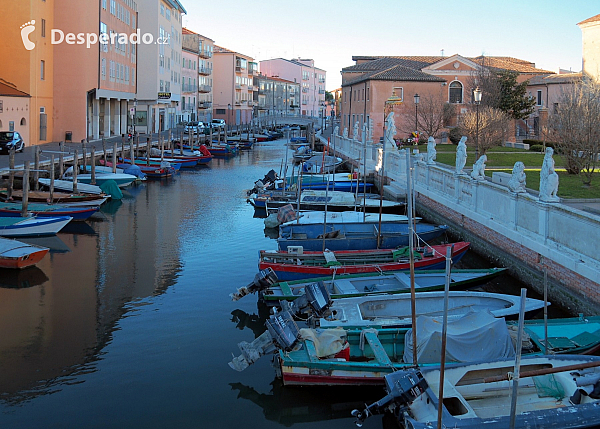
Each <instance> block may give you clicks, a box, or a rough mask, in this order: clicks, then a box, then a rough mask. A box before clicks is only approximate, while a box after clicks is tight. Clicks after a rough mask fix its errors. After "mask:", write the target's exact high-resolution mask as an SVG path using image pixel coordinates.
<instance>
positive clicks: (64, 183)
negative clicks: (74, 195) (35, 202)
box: [38, 178, 104, 195]
mask: <svg viewBox="0 0 600 429" xmlns="http://www.w3.org/2000/svg"><path fill="white" fill-rule="evenodd" d="M38 182H39V184H40V185H44V186H46V187H48V188H49V187H50V179H45V178H41V179H38ZM54 189H59V190H61V191H66V192H73V181H72V180H60V179H55V180H54ZM77 192H81V193H84V194H95V195H101V194H103V193H104V191H103V190H102V189H100V186H96V185H91V184H89V183H79V182H77Z"/></svg>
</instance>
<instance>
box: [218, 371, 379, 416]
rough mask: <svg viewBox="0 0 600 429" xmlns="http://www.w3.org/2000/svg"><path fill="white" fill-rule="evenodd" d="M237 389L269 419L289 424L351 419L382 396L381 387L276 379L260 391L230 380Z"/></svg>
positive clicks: (240, 395) (241, 395) (232, 387)
mask: <svg viewBox="0 0 600 429" xmlns="http://www.w3.org/2000/svg"><path fill="white" fill-rule="evenodd" d="M229 385H230V386H231V390H237V391H238V394H237V398H238V399H245V400H248V401H251V402H253V403H254V404H256V405H258V406H259V407H261V408H262V410H263V414H264V416H265V418H266V419H267V420H271V421H274V422H277V423H279V424H281V425H282V426H285V427H291V426H293V425H294V424H299V423H306V422H320V421H325V420H334V419H349V418H352V417H351V414H350V413H351V412H352V410H354V409H357V408H358V409H362V408H364V406H365V403H371V402H374V401H377V400H379V399H381V397H382V396H383V395H382V394H383V393H384V392H383V389H382V388H381V387H363V388H353V387H328V388H326V389H323V388H293V387H289V386H284V385H283V383H282V382H281V380H279V379H277V378H276V379H274V380H273V381H272V382H271V383H270V386H271V391H270V392H269V393H260V392H258V391H256V390H255V389H254V388H252V387H250V386H245V385H244V384H242V383H229Z"/></svg>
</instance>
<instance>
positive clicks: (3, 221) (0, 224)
mask: <svg viewBox="0 0 600 429" xmlns="http://www.w3.org/2000/svg"><path fill="white" fill-rule="evenodd" d="M71 219H73V218H72V217H70V216H57V217H45V218H36V217H33V216H31V217H0V237H35V236H41V235H54V234H56V233H58V231H60V230H61V229H63V227H64V226H65V225H66V224H68V223H69V222H70V221H71Z"/></svg>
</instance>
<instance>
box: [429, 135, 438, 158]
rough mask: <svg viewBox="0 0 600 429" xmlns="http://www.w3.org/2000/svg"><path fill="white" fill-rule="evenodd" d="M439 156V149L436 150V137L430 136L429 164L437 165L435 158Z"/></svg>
mask: <svg viewBox="0 0 600 429" xmlns="http://www.w3.org/2000/svg"><path fill="white" fill-rule="evenodd" d="M436 157H437V151H436V150H435V139H434V138H433V137H429V138H428V139H427V164H429V165H435V158H436Z"/></svg>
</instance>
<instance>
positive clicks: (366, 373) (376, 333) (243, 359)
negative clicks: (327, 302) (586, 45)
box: [229, 312, 600, 427]
mask: <svg viewBox="0 0 600 429" xmlns="http://www.w3.org/2000/svg"><path fill="white" fill-rule="evenodd" d="M423 319H426V318H420V320H421V321H422V320H423ZM595 319H596V320H595V321H594V322H592V323H591V324H590V325H589V326H586V325H581V324H579V325H573V326H571V325H570V324H571V322H572V319H570V318H568V319H557V321H556V322H555V323H556V324H559V325H562V326H563V327H564V328H565V330H566V331H568V332H569V333H573V334H575V337H584V336H587V335H588V334H589V333H590V330H595V329H597V328H598V326H597V323H598V319H600V318H598V317H597V318H595ZM434 323H435V324H436V325H439V322H434ZM266 324H267V331H266V333H264V334H261V336H260V337H258V338H257V339H256V340H255V341H253V342H252V343H247V342H241V343H240V344H238V346H239V347H240V350H241V351H242V354H241V355H240V356H239V357H236V358H234V359H233V360H232V361H231V362H230V364H229V365H230V367H231V368H233V369H235V370H239V371H241V370H244V369H245V368H247V367H248V366H249V365H251V364H252V363H254V362H256V360H258V358H260V356H264V355H266V354H268V353H270V351H271V350H270V347H271V345H270V344H269V346H268V347H264V346H263V344H268V341H266V340H268V339H270V340H271V341H272V342H273V343H274V345H275V348H276V351H275V364H276V366H277V367H278V368H277V375H278V376H280V377H281V378H282V380H283V384H285V385H296V386H336V385H337V386H349V385H353V386H367V385H381V384H383V383H384V376H386V375H387V374H391V373H394V372H396V371H401V370H403V369H407V368H409V367H412V366H414V364H413V361H412V360H413V355H412V349H411V348H410V347H411V346H412V344H411V343H412V329H411V328H383V329H381V328H378V329H376V328H369V329H348V330H346V329H341V328H330V329H318V330H315V329H309V328H304V329H299V328H298V326H297V325H296V324H295V323H294V322H293V321H292V319H290V317H289V314H287V313H281V314H275V315H274V316H271V317H270V318H269V319H268V320H267V323H266ZM278 325H279V326H278ZM528 326H529V325H528V322H527V321H526V322H525V323H524V329H523V332H524V335H525V336H527V334H528ZM437 329H440V328H439V326H437ZM447 329H448V332H447V338H448V341H447V348H446V361H447V362H448V366H447V368H446V369H448V368H451V367H452V368H454V367H456V366H460V365H464V363H465V362H494V361H497V360H503V359H508V358H512V359H513V360H512V362H513V363H514V356H515V346H516V341H515V340H516V336H515V335H514V334H513V335H511V330H510V329H509V327H508V326H507V323H506V321H505V320H504V319H502V318H494V317H493V316H492V315H491V314H489V313H487V312H483V313H469V314H467V315H465V316H464V317H463V318H461V319H457V320H454V321H452V322H449V323H448V327H447ZM418 335H419V334H417V339H418V340H419V348H421V347H422V349H419V353H418V358H417V359H418V362H419V365H420V366H421V367H422V368H424V369H426V368H431V367H436V366H438V363H439V360H440V354H439V353H440V347H439V346H440V342H441V340H440V336H439V335H435V336H432V337H430V338H419V336H418ZM428 342H429V344H428ZM598 345H600V337H598V336H597V335H596V336H595V337H594V338H593V339H590V340H589V343H588V344H587V345H586V346H585V347H581V348H580V349H579V351H580V352H583V351H585V350H589V349H590V348H595V347H597V346H598ZM521 353H522V355H523V356H524V359H526V358H527V357H531V356H542V355H543V353H544V348H543V347H542V348H540V347H539V346H538V345H537V344H534V343H529V342H527V341H524V342H522V343H521ZM548 353H551V354H554V353H556V354H557V355H558V354H562V353H564V352H563V351H562V350H561V349H560V348H558V349H553V348H552V347H549V349H548ZM571 353H573V352H572V351H571ZM566 356H571V355H570V354H567V355H566ZM583 359H585V358H583ZM598 359H600V358H598ZM449 396H450V395H449ZM409 427H410V426H409ZM446 427H463V426H454V425H449V426H446Z"/></svg>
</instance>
